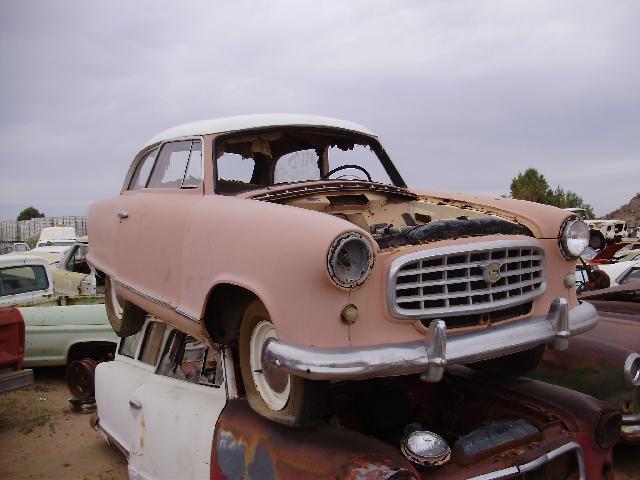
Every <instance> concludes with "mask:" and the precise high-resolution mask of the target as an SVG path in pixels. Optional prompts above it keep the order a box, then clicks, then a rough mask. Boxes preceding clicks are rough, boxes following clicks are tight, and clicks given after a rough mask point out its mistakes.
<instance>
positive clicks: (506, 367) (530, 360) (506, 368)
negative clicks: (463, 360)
mask: <svg viewBox="0 0 640 480" xmlns="http://www.w3.org/2000/svg"><path fill="white" fill-rule="evenodd" d="M544 349H545V346H544V345H538V346H537V347H533V348H531V349H529V350H524V351H522V352H517V353H512V354H510V355H505V356H503V357H496V358H490V359H489V360H483V361H481V362H476V363H470V364H468V365H467V367H471V368H473V369H476V370H481V371H484V372H490V373H497V374H499V375H507V376H511V377H521V376H523V375H526V374H527V373H529V372H530V371H532V370H534V369H535V368H536V367H537V366H538V363H540V360H541V359H542V355H544Z"/></svg>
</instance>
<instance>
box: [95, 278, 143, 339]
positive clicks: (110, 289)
mask: <svg viewBox="0 0 640 480" xmlns="http://www.w3.org/2000/svg"><path fill="white" fill-rule="evenodd" d="M104 304H105V307H106V310H107V318H108V319H109V323H111V327H112V328H113V330H114V331H115V332H116V334H117V335H118V336H119V337H128V336H129V335H135V334H136V333H138V332H139V331H140V329H141V328H142V325H144V317H145V315H146V313H145V311H144V310H142V309H141V308H140V307H138V306H137V305H134V304H133V303H131V302H129V301H127V300H124V299H122V298H120V297H119V296H118V294H117V293H116V289H115V288H114V286H113V281H112V280H111V278H110V277H105V279H104Z"/></svg>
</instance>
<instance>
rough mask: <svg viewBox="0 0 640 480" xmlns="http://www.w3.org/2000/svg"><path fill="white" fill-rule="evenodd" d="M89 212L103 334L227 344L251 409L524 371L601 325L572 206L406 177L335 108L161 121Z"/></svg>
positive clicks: (298, 416) (302, 407)
mask: <svg viewBox="0 0 640 480" xmlns="http://www.w3.org/2000/svg"><path fill="white" fill-rule="evenodd" d="M420 161H422V160H420ZM87 224H88V229H89V235H90V236H91V238H92V242H93V246H92V248H91V252H90V254H89V257H88V259H89V261H90V263H91V264H92V265H93V266H94V267H95V268H96V269H97V270H98V272H99V273H100V274H101V275H102V276H103V277H104V279H105V289H106V298H107V301H106V304H107V310H108V312H109V317H110V320H111V323H112V325H113V327H114V329H115V330H116V332H117V333H118V334H119V335H120V336H128V335H131V334H133V333H135V332H136V331H138V330H139V329H140V328H141V326H142V324H143V323H144V319H145V316H146V315H147V314H148V315H152V316H155V317H158V318H160V319H161V320H162V321H164V322H167V323H170V324H172V325H174V326H176V327H177V328H180V329H181V330H183V331H185V332H187V333H189V334H190V335H193V336H194V337H196V338H200V339H205V338H208V339H209V341H210V342H212V343H213V344H215V345H226V346H231V347H234V348H232V349H231V351H233V352H234V355H235V356H236V357H237V359H238V360H239V364H240V370H241V371H240V372H237V373H238V374H239V377H240V376H241V380H242V382H241V385H242V387H243V388H244V390H245V392H246V395H247V398H248V400H249V403H250V404H251V406H252V407H253V408H254V409H255V410H256V411H257V412H258V413H261V414H262V415H264V416H266V417H268V418H271V419H274V420H276V421H279V422H282V423H286V424H303V423H307V422H310V421H312V420H314V419H315V418H318V416H319V415H321V414H322V411H323V406H324V404H323V399H324V398H325V394H326V390H327V388H328V386H329V382H328V381H327V380H359V379H366V378H372V377H382V376H394V375H406V374H412V373H418V372H420V373H421V374H422V379H423V380H425V381H428V382H437V381H439V380H440V379H441V378H442V375H443V371H444V368H445V367H446V366H448V365H453V364H468V363H474V362H481V361H485V362H483V363H481V364H480V365H481V366H483V367H492V368H498V369H502V370H514V371H523V370H526V369H528V368H532V367H533V366H535V364H536V363H537V361H538V360H539V357H540V356H541V354H542V352H543V350H544V346H545V345H549V346H551V347H553V348H556V349H562V348H565V347H566V345H567V341H568V338H569V337H570V336H572V335H575V334H579V333H581V332H584V331H586V330H589V329H591V328H592V327H594V326H595V324H596V322H597V320H598V317H597V313H596V310H595V309H594V308H593V307H592V306H591V305H590V304H588V303H586V302H578V301H577V299H576V294H575V288H574V283H575V259H576V258H577V257H578V256H579V255H580V253H582V251H583V249H584V248H585V247H586V246H587V244H588V241H589V231H588V228H587V227H586V225H585V224H584V223H583V222H582V221H580V220H579V219H577V218H576V217H575V216H574V215H573V214H572V213H571V212H567V211H563V210H560V209H557V208H553V207H547V206H543V205H540V204H535V203H530V202H523V201H516V200H511V199H506V198H493V197H480V196H476V195H470V194H459V193H445V192H435V191H419V190H413V189H409V188H407V186H406V184H405V182H404V180H403V179H402V177H401V176H400V174H399V173H398V171H397V169H396V168H395V166H394V164H393V163H392V161H391V159H390V158H389V156H388V155H387V153H386V152H385V150H384V148H383V147H382V145H381V144H380V142H379V140H378V138H377V137H376V136H375V134H373V133H372V132H370V131H369V130H368V129H366V128H364V127H362V126H359V125H356V124H354V123H351V122H346V121H342V120H335V119H330V118H321V117H315V116H303V115H251V116H243V117H232V118H224V119H216V120H209V121H203V122H196V123H191V124H187V125H182V126H179V127H176V128H173V129H170V130H168V131H166V132H163V133H161V134H160V135H158V136H156V137H154V138H153V139H151V140H150V141H149V142H147V143H146V144H145V145H144V146H143V148H142V149H141V150H140V152H139V153H138V154H137V155H136V157H135V158H134V160H133V162H132V164H131V167H130V169H129V172H128V174H127V177H126V179H125V182H124V186H123V189H122V192H121V194H120V195H118V196H116V197H113V198H110V199H107V200H103V201H100V202H97V203H95V204H93V205H92V206H91V207H90V209H89V213H88V219H87ZM496 357H503V358H501V359H497V360H496ZM489 359H492V360H489ZM487 360H488V361H487Z"/></svg>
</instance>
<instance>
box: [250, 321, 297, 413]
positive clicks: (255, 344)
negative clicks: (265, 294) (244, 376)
mask: <svg viewBox="0 0 640 480" xmlns="http://www.w3.org/2000/svg"><path fill="white" fill-rule="evenodd" d="M270 338H275V339H277V338H278V334H277V333H276V329H275V327H274V326H273V324H272V323H271V322H268V321H266V320H262V321H260V322H259V323H258V324H257V325H256V326H255V328H254V329H253V332H252V333H251V341H250V344H249V362H250V366H251V377H252V378H253V383H254V384H255V386H256V389H257V390H258V393H259V394H260V396H261V397H262V400H263V401H264V402H265V403H266V404H267V406H268V407H269V408H270V409H271V410H282V409H283V408H284V407H285V406H286V405H287V401H288V400H289V391H290V389H291V378H290V376H289V375H288V374H287V373H283V372H281V371H279V370H277V369H274V368H273V367H269V366H267V365H263V363H262V349H263V347H264V344H265V343H266V342H267V341H268V340H269V339H270Z"/></svg>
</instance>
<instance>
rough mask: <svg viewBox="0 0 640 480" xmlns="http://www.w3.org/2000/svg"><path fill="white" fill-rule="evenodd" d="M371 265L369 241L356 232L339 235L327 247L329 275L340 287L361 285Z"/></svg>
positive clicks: (371, 250)
mask: <svg viewBox="0 0 640 480" xmlns="http://www.w3.org/2000/svg"><path fill="white" fill-rule="evenodd" d="M372 266H373V249H372V248H371V243H369V240H367V238H366V237H365V236H364V235H362V234H360V233H358V232H349V233H345V234H343V235H340V236H339V237H338V238H336V239H335V240H334V241H333V243H332V244H331V247H330V248H329V254H328V256H327V268H328V270H329V276H330V277H331V279H332V280H333V281H334V282H335V283H336V284H337V285H339V286H341V287H345V288H352V287H357V286H358V285H361V284H362V283H363V282H364V281H365V280H366V279H367V277H368V276H369V272H370V271H371V267H372Z"/></svg>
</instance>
